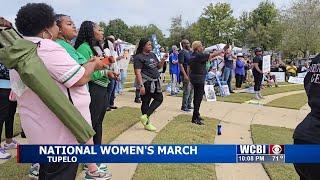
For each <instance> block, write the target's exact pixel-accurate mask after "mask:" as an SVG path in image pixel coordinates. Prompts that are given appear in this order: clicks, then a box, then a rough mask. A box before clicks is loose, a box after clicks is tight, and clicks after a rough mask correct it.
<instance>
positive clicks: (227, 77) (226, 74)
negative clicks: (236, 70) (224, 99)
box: [222, 67, 232, 92]
mask: <svg viewBox="0 0 320 180" xmlns="http://www.w3.org/2000/svg"><path fill="white" fill-rule="evenodd" d="M231 79H232V69H231V68H228V67H224V70H223V74H222V81H226V82H227V83H228V86H229V91H230V92H231V91H232V89H231V88H232V87H231Z"/></svg>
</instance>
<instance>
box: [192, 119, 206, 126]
mask: <svg viewBox="0 0 320 180" xmlns="http://www.w3.org/2000/svg"><path fill="white" fill-rule="evenodd" d="M191 122H192V123H194V124H196V125H204V123H203V122H201V121H200V120H198V119H196V120H192V121H191Z"/></svg>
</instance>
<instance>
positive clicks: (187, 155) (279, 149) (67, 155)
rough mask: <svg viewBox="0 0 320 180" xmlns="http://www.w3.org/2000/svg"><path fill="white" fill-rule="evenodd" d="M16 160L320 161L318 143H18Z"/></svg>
mask: <svg viewBox="0 0 320 180" xmlns="http://www.w3.org/2000/svg"><path fill="white" fill-rule="evenodd" d="M17 151H18V152H17V161H18V162H19V163H52V162H60V163H66V162H77V163H90V162H92V163H93V162H95V163H320V153H319V152H320V145H256V144H250V145H200V144H199V145H177V144H175V145H145V144H141V145H19V146H18V149H17Z"/></svg>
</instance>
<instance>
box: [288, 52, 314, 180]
mask: <svg viewBox="0 0 320 180" xmlns="http://www.w3.org/2000/svg"><path fill="white" fill-rule="evenodd" d="M319 67H320V54H318V55H317V56H316V57H315V58H314V59H313V60H312V62H311V65H310V68H309V70H308V73H307V75H306V76H305V78H304V89H305V91H306V93H307V96H308V104H309V106H310V108H311V112H310V113H309V114H308V115H307V116H306V117H305V119H304V120H303V121H302V122H301V123H300V124H299V125H298V126H297V127H296V129H295V131H294V133H293V139H294V144H315V145H318V144H320V93H319V92H320V68H319ZM294 167H295V169H296V172H297V173H298V174H299V176H300V179H308V180H314V179H319V177H320V171H319V170H320V164H294Z"/></svg>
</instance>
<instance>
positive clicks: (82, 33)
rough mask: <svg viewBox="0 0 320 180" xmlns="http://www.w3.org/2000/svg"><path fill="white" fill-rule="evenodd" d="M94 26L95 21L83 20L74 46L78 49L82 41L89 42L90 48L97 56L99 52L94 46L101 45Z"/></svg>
mask: <svg viewBox="0 0 320 180" xmlns="http://www.w3.org/2000/svg"><path fill="white" fill-rule="evenodd" d="M94 26H95V23H94V22H92V21H84V22H82V24H81V26H80V29H79V33H78V37H77V40H76V42H75V45H74V48H75V49H77V48H78V47H79V46H80V45H81V44H82V43H84V42H87V43H88V44H89V46H90V49H91V50H92V51H93V54H94V55H95V56H96V55H98V53H97V51H96V50H95V49H94V48H93V47H94V46H99V47H100V44H99V42H98V41H97V40H96V38H95V37H94V32H93V28H94ZM100 48H101V47H100ZM101 49H102V48H101Z"/></svg>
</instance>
